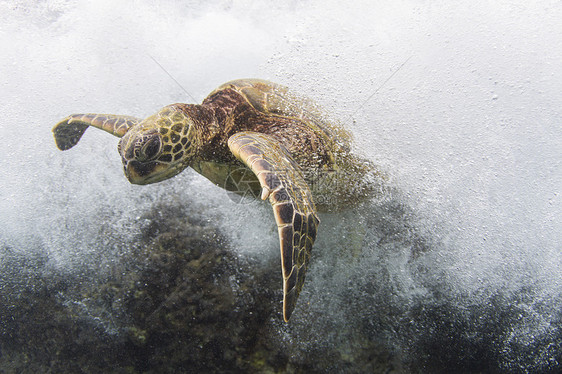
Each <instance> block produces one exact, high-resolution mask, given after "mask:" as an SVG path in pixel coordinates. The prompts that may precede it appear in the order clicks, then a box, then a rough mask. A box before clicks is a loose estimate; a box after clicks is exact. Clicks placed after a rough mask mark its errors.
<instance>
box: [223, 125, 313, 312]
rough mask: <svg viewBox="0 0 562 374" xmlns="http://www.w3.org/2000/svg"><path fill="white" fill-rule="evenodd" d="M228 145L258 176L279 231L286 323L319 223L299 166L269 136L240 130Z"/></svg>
mask: <svg viewBox="0 0 562 374" xmlns="http://www.w3.org/2000/svg"><path fill="white" fill-rule="evenodd" d="M228 147H229V148H230V150H231V151H232V153H233V154H234V156H236V158H238V159H239V160H240V161H242V162H243V163H244V164H246V166H248V167H249V168H250V169H251V170H252V171H253V172H254V174H255V175H256V176H257V177H258V180H259V181H260V185H261V187H262V194H261V198H262V200H265V199H266V198H267V197H269V202H270V203H271V205H272V207H273V213H274V215H275V220H276V221H277V227H278V230H279V242H280V245H281V267H282V272H283V317H284V319H285V321H286V322H287V321H288V320H289V317H291V313H292V312H293V309H294V308H295V305H296V302H297V298H298V296H299V293H300V291H301V289H302V286H303V283H304V277H305V273H306V269H307V267H308V261H309V259H310V253H311V250H312V245H313V244H314V240H315V239H316V230H317V228H318V223H319V222H320V221H319V220H318V217H317V212H316V207H315V206H314V202H313V201H312V194H311V192H310V189H309V188H308V185H307V184H306V182H305V180H304V178H303V177H302V173H301V170H300V167H299V166H298V165H297V164H296V163H295V161H294V160H293V159H292V158H291V155H290V154H289V152H288V151H287V150H286V149H285V148H284V147H283V146H282V145H281V144H279V143H278V142H277V141H276V140H275V139H274V138H273V137H271V136H269V135H266V134H261V133H255V132H240V133H237V134H235V135H233V136H231V137H230V139H228Z"/></svg>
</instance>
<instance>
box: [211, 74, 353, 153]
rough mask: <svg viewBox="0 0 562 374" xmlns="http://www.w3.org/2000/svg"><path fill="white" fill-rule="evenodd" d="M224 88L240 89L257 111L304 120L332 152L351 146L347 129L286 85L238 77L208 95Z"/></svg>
mask: <svg viewBox="0 0 562 374" xmlns="http://www.w3.org/2000/svg"><path fill="white" fill-rule="evenodd" d="M225 89H233V90H235V91H236V92H238V93H240V94H241V95H242V96H243V97H244V98H245V99H246V100H247V101H248V103H249V104H250V105H251V106H252V107H253V108H254V109H255V110H257V111H258V112H261V113H264V114H267V115H273V116H275V115H277V116H282V117H288V118H295V119H298V120H300V121H302V122H304V123H306V124H307V125H308V126H309V127H310V128H311V129H312V130H313V131H314V132H315V133H316V135H317V136H320V137H322V138H324V139H325V141H326V143H325V144H331V145H332V149H330V150H329V151H331V152H337V151H338V150H341V151H345V152H348V151H349V150H350V148H351V142H352V136H351V134H350V133H349V132H348V131H346V130H345V129H344V128H343V127H341V126H338V125H336V124H334V123H333V122H330V121H328V120H327V119H326V115H325V114H324V113H323V111H322V110H321V109H320V107H319V106H318V105H316V104H315V103H314V102H313V101H312V100H310V99H307V98H304V97H300V96H298V95H296V94H294V93H292V92H290V90H289V89H288V88H287V87H284V86H282V85H279V84H276V83H273V82H269V81H266V80H262V79H238V80H233V81H230V82H227V83H225V84H223V85H221V86H220V87H218V88H217V89H215V90H214V91H213V92H212V93H211V94H209V97H211V96H213V95H215V94H216V93H218V92H220V91H222V90H225Z"/></svg>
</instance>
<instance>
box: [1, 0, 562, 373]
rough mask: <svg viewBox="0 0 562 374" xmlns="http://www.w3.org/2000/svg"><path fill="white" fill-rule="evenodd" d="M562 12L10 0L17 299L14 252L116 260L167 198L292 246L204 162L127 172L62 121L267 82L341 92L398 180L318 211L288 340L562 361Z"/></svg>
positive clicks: (508, 5)
mask: <svg viewBox="0 0 562 374" xmlns="http://www.w3.org/2000/svg"><path fill="white" fill-rule="evenodd" d="M561 18H562V4H561V3H560V2H556V1H541V2H532V3H530V4H527V3H526V2H525V3H523V2H521V3H520V4H517V3H513V2H508V1H499V2H493V3H490V2H470V1H466V2H454V3H453V2H445V1H443V2H422V1H375V2H373V1H364V2H363V1H361V2H353V5H349V4H344V3H341V2H337V1H285V2H277V3H276V4H267V3H266V2H258V1H255V2H253V1H226V0H225V1H166V2H149V1H146V2H144V1H140V2H133V1H125V2H120V3H119V4H118V5H115V4H114V2H112V1H97V2H86V1H83V2H66V1H40V2H35V3H32V4H31V3H27V2H21V1H2V2H0V77H1V80H0V83H1V86H0V95H1V98H2V100H1V102H0V114H1V118H2V120H1V122H0V136H1V138H2V144H3V151H2V161H3V162H2V167H1V168H0V197H1V200H0V212H1V217H0V222H1V224H0V245H1V246H2V250H3V252H2V253H0V260H1V261H2V262H3V265H2V266H1V268H2V269H3V272H4V273H3V275H2V276H0V281H1V283H0V296H1V293H2V292H16V291H17V288H14V286H13V285H14V284H21V287H25V285H26V283H27V282H28V277H29V274H30V272H31V273H33V269H32V268H29V267H27V268H26V270H25V271H21V272H18V271H14V269H13V268H10V269H8V268H7V265H6V264H8V263H10V264H12V263H13V261H12V260H13V259H14V258H17V259H19V260H18V261H17V262H16V263H19V264H20V265H21V266H22V268H23V267H25V259H31V258H36V257H37V256H40V257H41V258H43V259H44V262H45V264H46V265H45V268H47V269H50V270H49V271H52V272H55V273H64V274H68V275H76V274H78V275H80V276H81V277H82V278H80V279H84V277H83V276H84V274H89V276H91V277H99V278H103V277H106V276H109V275H110V274H111V272H112V264H114V263H115V262H116V261H120V260H119V259H121V258H123V257H124V256H125V255H126V254H127V253H128V252H129V251H130V248H129V246H128V245H129V244H128V243H130V241H131V240H133V238H135V237H136V235H137V234H138V231H139V225H138V217H141V216H142V215H143V214H145V213H146V212H148V211H149V210H150V209H151V207H152V206H153V204H155V203H158V202H162V201H165V202H168V203H170V204H173V203H174V202H178V203H180V202H184V203H185V202H193V201H194V202H197V204H200V205H201V207H202V208H201V209H202V211H204V213H205V214H207V215H208V216H207V217H208V220H209V221H213V222H214V223H215V224H216V225H218V226H219V227H220V228H221V230H222V231H223V232H224V233H225V235H226V236H227V237H228V238H229V241H230V243H231V245H232V246H233V247H234V248H236V251H237V254H238V255H239V256H241V257H245V256H246V257H252V258H268V259H270V258H273V257H275V256H277V255H278V253H277V251H278V249H277V248H278V247H277V238H276V233H275V230H274V226H273V224H272V222H273V221H272V216H271V214H270V212H269V211H268V210H267V209H265V208H260V207H258V206H253V205H237V204H235V203H234V202H232V201H230V200H229V199H228V197H227V195H226V194H225V193H224V192H223V191H222V190H221V189H219V188H215V187H212V186H211V185H210V183H209V182H208V181H207V180H205V179H203V178H202V177H200V176H198V175H196V174H195V173H194V172H193V171H185V172H184V173H182V174H181V175H179V176H177V177H175V178H173V179H171V180H168V181H165V182H162V183H160V184H157V185H150V186H133V185H130V184H129V183H128V182H127V180H126V179H125V177H124V176H123V173H122V167H121V162H120V159H119V156H118V154H117V151H116V144H117V140H116V138H114V137H112V136H111V135H109V134H106V133H102V132H99V131H92V130H89V131H88V132H86V134H85V135H84V138H83V140H82V141H81V142H80V143H79V144H78V145H77V146H76V147H75V148H73V149H72V150H69V151H67V152H64V153H63V152H60V151H58V150H57V149H56V147H55V145H54V141H53V138H52V135H51V127H52V126H53V125H54V124H55V123H56V122H57V120H59V119H61V118H63V117H65V116H66V115H68V114H71V113H76V112H78V113H79V112H98V113H120V114H128V115H133V116H137V117H143V116H147V115H149V114H151V113H153V112H155V111H157V110H158V109H159V108H160V107H162V106H164V105H167V104H170V103H173V102H193V101H194V100H195V101H201V100H202V99H203V98H204V97H205V96H206V94H207V93H209V92H210V91H212V90H213V89H214V88H215V87H216V86H218V85H220V84H221V83H223V82H225V81H228V80H231V79H235V78H241V77H259V78H264V79H269V80H273V81H276V82H279V83H282V84H284V85H287V86H290V87H292V88H294V89H296V90H297V91H298V92H301V93H303V94H305V95H307V96H309V97H311V98H313V99H314V100H315V101H317V102H318V103H319V104H321V105H322V106H324V107H325V108H326V110H327V111H328V112H329V114H330V115H331V116H333V117H334V118H336V119H338V120H339V121H340V122H342V123H344V124H345V125H346V127H348V128H349V129H351V130H352V132H353V133H354V136H355V150H356V152H357V153H360V154H363V155H364V156H365V157H368V158H370V159H371V160H372V161H374V162H375V163H377V164H378V165H380V167H381V169H383V170H384V171H385V172H386V173H387V174H388V175H389V176H390V178H391V183H392V184H393V186H394V187H395V188H396V191H399V192H397V193H396V194H395V196H393V197H392V199H391V200H390V201H387V202H386V203H373V204H372V205H370V206H367V207H363V208H362V209H361V210H358V211H355V212H344V213H341V214H331V215H324V216H323V217H321V218H322V226H321V228H320V232H319V238H318V240H317V243H316V245H315V253H314V256H313V259H312V265H311V268H310V271H309V276H308V278H307V283H306V286H305V290H304V291H303V294H302V295H301V297H300V300H299V304H298V305H297V309H296V311H295V314H294V316H293V320H292V321H291V325H290V326H285V325H283V324H281V323H279V321H277V322H275V321H273V322H270V324H271V329H270V334H271V336H272V337H274V338H275V339H276V340H277V341H278V342H279V345H280V346H281V348H282V349H284V350H285V351H286V352H289V353H290V354H292V355H294V356H295V357H301V358H302V357H306V356H307V354H309V353H310V352H318V351H322V349H324V348H325V347H333V346H336V345H341V346H342V348H341V349H340V352H341V355H342V357H345V354H346V350H348V351H349V352H347V353H348V354H349V355H352V353H350V352H352V351H353V352H355V351H357V350H361V349H362V348H361V347H362V344H363V342H362V341H360V339H354V338H353V335H354V334H356V332H357V331H362V335H361V336H362V339H367V340H368V341H371V342H373V341H375V342H377V344H381V345H384V346H386V347H388V348H389V350H391V351H392V352H395V354H396V356H397V357H400V358H399V360H401V361H402V362H404V363H412V362H413V363H414V364H413V366H404V367H409V368H410V369H408V370H414V371H415V370H416V369H412V368H419V370H420V371H424V370H428V371H431V370H436V371H439V370H443V368H444V367H449V368H457V370H459V371H466V372H471V371H478V370H483V371H497V372H547V371H550V372H558V371H559V370H560V369H561V367H562V362H561V360H562V325H561V324H562V314H561V312H560V311H561V310H562V298H561V297H562V270H561V269H562V253H561V251H562V235H561V233H562V223H561V222H562V219H561V217H562V202H561V197H560V192H561V189H562V156H561V152H560V150H561V149H562V131H561V121H562V90H561V89H560V87H562V65H561V64H560V61H562V31H561V29H560V19H561ZM125 257H126V256H125ZM30 261H31V260H30ZM10 266H12V265H10ZM8 270H10V271H13V273H9V274H10V275H9V276H8V275H7V274H8ZM38 271H45V270H44V269H43V270H38ZM78 275H77V276H78ZM279 275H280V271H279V274H275V276H279ZM86 279H87V278H86ZM7 282H11V283H10V287H8V286H6V284H7ZM279 287H281V281H280V280H279ZM14 290H16V291H14ZM320 316H321V318H320ZM4 328H5V326H4ZM346 341H351V342H352V343H350V345H349V346H346V345H345V344H344V343H345V342H346ZM0 357H1V355H0ZM398 366H400V365H398ZM404 370H407V369H404ZM0 371H1V370H0Z"/></svg>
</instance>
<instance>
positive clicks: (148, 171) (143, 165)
mask: <svg viewBox="0 0 562 374" xmlns="http://www.w3.org/2000/svg"><path fill="white" fill-rule="evenodd" d="M157 164H158V163H157V162H155V161H152V162H138V161H128V162H127V163H126V164H125V165H124V169H125V176H126V177H127V179H128V180H129V182H131V183H133V184H148V183H153V182H151V181H150V179H152V178H151V175H155V174H154V170H155V168H156V166H157Z"/></svg>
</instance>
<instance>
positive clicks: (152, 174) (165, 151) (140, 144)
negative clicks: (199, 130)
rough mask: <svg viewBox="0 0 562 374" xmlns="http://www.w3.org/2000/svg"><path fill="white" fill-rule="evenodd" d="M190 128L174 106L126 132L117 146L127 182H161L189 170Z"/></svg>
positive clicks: (192, 151) (189, 120) (176, 106)
mask: <svg viewBox="0 0 562 374" xmlns="http://www.w3.org/2000/svg"><path fill="white" fill-rule="evenodd" d="M192 125H193V120H192V119H191V118H190V117H189V116H188V115H187V114H186V113H185V112H184V111H183V110H182V108H181V106H180V105H177V104H176V105H170V106H167V107H164V108H162V109H161V110H160V111H159V112H158V113H156V114H154V115H152V116H150V117H148V118H146V119H145V120H143V121H142V122H140V123H138V124H137V125H135V126H134V127H132V128H131V129H129V131H127V133H126V134H125V135H124V136H123V137H122V138H121V140H120V141H119V146H118V149H119V153H120V154H121V159H122V160H123V167H124V169H125V175H126V177H127V179H128V180H129V182H131V183H133V184H150V183H156V182H160V181H163V180H165V179H168V178H171V177H173V176H174V175H176V174H178V173H180V172H181V171H182V170H183V169H185V168H186V167H188V166H189V165H190V163H191V160H192V159H193V156H194V154H195V147H193V146H192V144H193V139H192V135H193V131H192V127H193V126H192Z"/></svg>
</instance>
